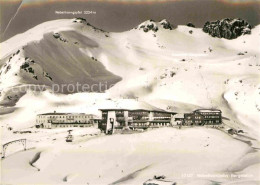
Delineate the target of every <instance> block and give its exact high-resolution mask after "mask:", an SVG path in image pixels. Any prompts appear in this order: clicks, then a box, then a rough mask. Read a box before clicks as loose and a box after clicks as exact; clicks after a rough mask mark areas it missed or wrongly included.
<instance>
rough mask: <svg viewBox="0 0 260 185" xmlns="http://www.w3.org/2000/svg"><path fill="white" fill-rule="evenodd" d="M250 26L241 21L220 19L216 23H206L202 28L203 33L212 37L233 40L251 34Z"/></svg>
mask: <svg viewBox="0 0 260 185" xmlns="http://www.w3.org/2000/svg"><path fill="white" fill-rule="evenodd" d="M251 28H252V27H251V25H250V24H249V23H248V22H246V21H245V20H242V19H229V18H226V19H222V20H217V21H212V22H209V21H207V22H206V23H205V25H204V27H203V31H204V32H205V33H209V34H210V35H211V36H212V37H218V38H226V39H235V38H237V37H239V36H241V35H245V34H250V33H251Z"/></svg>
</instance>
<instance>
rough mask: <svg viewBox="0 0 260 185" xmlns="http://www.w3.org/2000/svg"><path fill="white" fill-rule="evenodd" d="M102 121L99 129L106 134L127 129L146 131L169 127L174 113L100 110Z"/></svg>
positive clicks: (141, 110) (138, 110)
mask: <svg viewBox="0 0 260 185" xmlns="http://www.w3.org/2000/svg"><path fill="white" fill-rule="evenodd" d="M100 111H101V112H102V119H101V121H100V123H99V126H98V127H99V129H101V130H102V131H104V132H105V133H108V131H112V132H114V130H118V129H123V128H124V127H128V128H131V129H147V128H158V127H165V126H171V125H172V120H173V115H174V114H176V113H174V112H166V111H154V110H145V109H135V110H128V109H100Z"/></svg>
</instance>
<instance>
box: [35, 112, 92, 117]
mask: <svg viewBox="0 0 260 185" xmlns="http://www.w3.org/2000/svg"><path fill="white" fill-rule="evenodd" d="M44 115H46V116H47V115H48V116H53V115H56V116H57V115H58V116H60V115H93V114H85V113H62V112H50V113H44V114H38V116H44Z"/></svg>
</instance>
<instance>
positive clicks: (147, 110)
mask: <svg viewBox="0 0 260 185" xmlns="http://www.w3.org/2000/svg"><path fill="white" fill-rule="evenodd" d="M99 110H100V111H146V112H159V113H169V114H176V112H170V111H165V110H153V109H120V108H114V109H113V108H111V109H99Z"/></svg>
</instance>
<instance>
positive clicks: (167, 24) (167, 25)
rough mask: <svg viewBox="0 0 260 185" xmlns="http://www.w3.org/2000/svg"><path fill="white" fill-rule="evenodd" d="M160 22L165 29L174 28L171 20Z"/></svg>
mask: <svg viewBox="0 0 260 185" xmlns="http://www.w3.org/2000/svg"><path fill="white" fill-rule="evenodd" d="M160 24H161V25H162V26H163V28H164V29H168V30H172V29H173V28H172V25H171V23H170V22H169V21H167V20H166V19H164V20H162V21H160Z"/></svg>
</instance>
